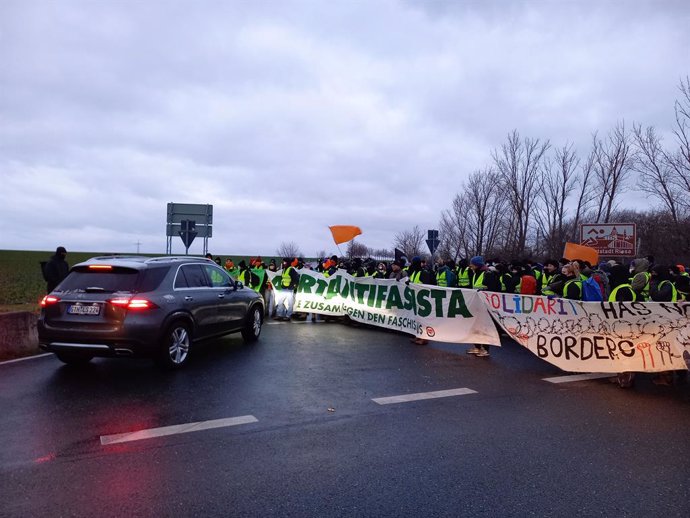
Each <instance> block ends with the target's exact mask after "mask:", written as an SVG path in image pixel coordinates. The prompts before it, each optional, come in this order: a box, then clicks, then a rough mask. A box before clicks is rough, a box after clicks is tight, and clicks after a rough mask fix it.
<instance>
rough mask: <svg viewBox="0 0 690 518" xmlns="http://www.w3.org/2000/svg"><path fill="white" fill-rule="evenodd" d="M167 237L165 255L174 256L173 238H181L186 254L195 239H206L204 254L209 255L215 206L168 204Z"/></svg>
mask: <svg viewBox="0 0 690 518" xmlns="http://www.w3.org/2000/svg"><path fill="white" fill-rule="evenodd" d="M165 235H166V236H167V237H168V242H167V247H166V250H165V253H167V254H172V238H173V237H174V236H180V237H181V238H182V242H183V243H184V245H185V249H186V251H185V253H186V254H188V253H189V247H190V246H191V244H192V241H194V238H195V237H203V238H204V252H203V253H205V254H206V253H208V238H210V237H213V205H192V204H189V203H168V218H167V221H166V228H165Z"/></svg>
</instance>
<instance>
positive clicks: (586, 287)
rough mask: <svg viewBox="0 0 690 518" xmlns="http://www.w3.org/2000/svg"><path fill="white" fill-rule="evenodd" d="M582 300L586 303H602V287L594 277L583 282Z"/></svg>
mask: <svg viewBox="0 0 690 518" xmlns="http://www.w3.org/2000/svg"><path fill="white" fill-rule="evenodd" d="M582 300H584V301H586V302H601V301H602V300H604V296H603V295H602V293H601V287H600V286H599V283H598V282H597V281H596V279H595V278H594V275H592V276H591V277H588V278H587V279H585V280H584V281H582Z"/></svg>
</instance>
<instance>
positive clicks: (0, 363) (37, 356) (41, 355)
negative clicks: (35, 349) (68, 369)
mask: <svg viewBox="0 0 690 518" xmlns="http://www.w3.org/2000/svg"><path fill="white" fill-rule="evenodd" d="M52 355H53V353H44V354H36V355H34V356H25V357H24V358H17V359H15V360H5V361H4V362H0V365H7V364H8V363H17V362H25V361H26V360H33V359H35V358H43V357H45V356H52Z"/></svg>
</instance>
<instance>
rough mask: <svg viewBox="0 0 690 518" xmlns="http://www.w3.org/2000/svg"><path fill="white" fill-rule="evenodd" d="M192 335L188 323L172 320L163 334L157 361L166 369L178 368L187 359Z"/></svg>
mask: <svg viewBox="0 0 690 518" xmlns="http://www.w3.org/2000/svg"><path fill="white" fill-rule="evenodd" d="M191 343H192V336H191V332H190V327H189V324H187V323H186V322H174V323H172V324H171V325H170V327H168V329H167V331H166V332H165V334H164V335H163V339H162V341H161V347H160V351H159V356H158V361H159V363H160V364H161V365H162V366H163V367H165V368H168V369H179V368H180V367H182V366H183V365H185V364H186V363H187V360H188V359H189V347H190V345H191Z"/></svg>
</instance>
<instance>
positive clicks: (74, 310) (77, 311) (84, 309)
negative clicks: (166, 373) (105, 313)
mask: <svg viewBox="0 0 690 518" xmlns="http://www.w3.org/2000/svg"><path fill="white" fill-rule="evenodd" d="M67 313H69V314H70V315H99V314H100V313H101V306H99V305H98V304H93V305H91V306H83V305H81V304H73V305H71V306H70V307H68V308H67Z"/></svg>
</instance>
